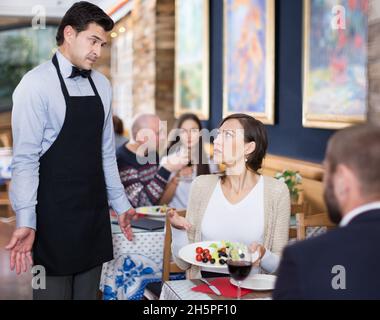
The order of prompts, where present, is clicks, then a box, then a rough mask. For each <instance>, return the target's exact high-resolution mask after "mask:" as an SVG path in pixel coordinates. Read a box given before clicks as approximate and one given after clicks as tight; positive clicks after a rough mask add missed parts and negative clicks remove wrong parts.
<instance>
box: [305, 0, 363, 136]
mask: <svg viewBox="0 0 380 320" xmlns="http://www.w3.org/2000/svg"><path fill="white" fill-rule="evenodd" d="M367 39H368V0H355V1H351V0H334V1H332V0H305V1H304V44H303V47H304V48H303V64H304V65H303V126H304V127H312V128H324V129H341V128H344V127H347V126H350V125H353V124H357V123H361V122H364V121H365V120H366V114H367V89H368V80H367V60H368V53H367Z"/></svg>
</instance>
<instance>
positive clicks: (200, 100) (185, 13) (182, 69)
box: [175, 0, 209, 120]
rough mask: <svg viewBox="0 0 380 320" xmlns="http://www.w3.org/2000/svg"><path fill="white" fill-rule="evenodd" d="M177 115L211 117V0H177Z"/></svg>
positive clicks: (204, 118) (206, 118) (203, 118)
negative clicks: (209, 3) (186, 114)
mask: <svg viewBox="0 0 380 320" xmlns="http://www.w3.org/2000/svg"><path fill="white" fill-rule="evenodd" d="M175 60H176V63H175V64H176V80H175V116H176V117H179V116H180V115H181V114H183V113H186V112H192V113H195V114H197V115H198V116H199V117H200V118H201V119H202V120H208V118H209V5H208V0H176V59H175Z"/></svg>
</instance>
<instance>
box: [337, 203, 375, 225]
mask: <svg viewBox="0 0 380 320" xmlns="http://www.w3.org/2000/svg"><path fill="white" fill-rule="evenodd" d="M376 209H380V201H376V202H371V203H367V204H365V205H363V206H360V207H357V208H355V209H354V210H352V211H350V212H349V213H347V214H346V215H345V216H344V217H343V219H342V221H341V222H340V226H341V227H345V226H347V225H348V224H349V223H350V222H351V221H352V220H353V219H354V218H356V217H357V216H358V215H360V214H362V213H364V212H367V211H370V210H376Z"/></svg>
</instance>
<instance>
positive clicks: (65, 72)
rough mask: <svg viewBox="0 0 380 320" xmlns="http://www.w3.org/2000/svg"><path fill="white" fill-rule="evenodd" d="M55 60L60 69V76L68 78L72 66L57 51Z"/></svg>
mask: <svg viewBox="0 0 380 320" xmlns="http://www.w3.org/2000/svg"><path fill="white" fill-rule="evenodd" d="M57 59H58V64H59V69H61V74H62V77H63V78H68V77H70V75H71V72H72V70H73V64H72V63H71V62H70V61H69V60H68V59H67V58H66V57H65V56H64V55H63V54H62V53H61V52H60V51H59V50H57Z"/></svg>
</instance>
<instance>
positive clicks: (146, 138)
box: [131, 113, 162, 153]
mask: <svg viewBox="0 0 380 320" xmlns="http://www.w3.org/2000/svg"><path fill="white" fill-rule="evenodd" d="M131 133H132V141H133V142H134V143H136V144H138V145H140V146H142V147H144V148H146V149H147V150H146V151H149V152H158V150H159V147H160V141H161V139H162V130H161V121H160V118H159V117H158V116H157V115H155V114H150V113H141V114H138V115H136V116H135V117H134V119H133V122H132V127H131ZM145 153H146V152H145Z"/></svg>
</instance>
